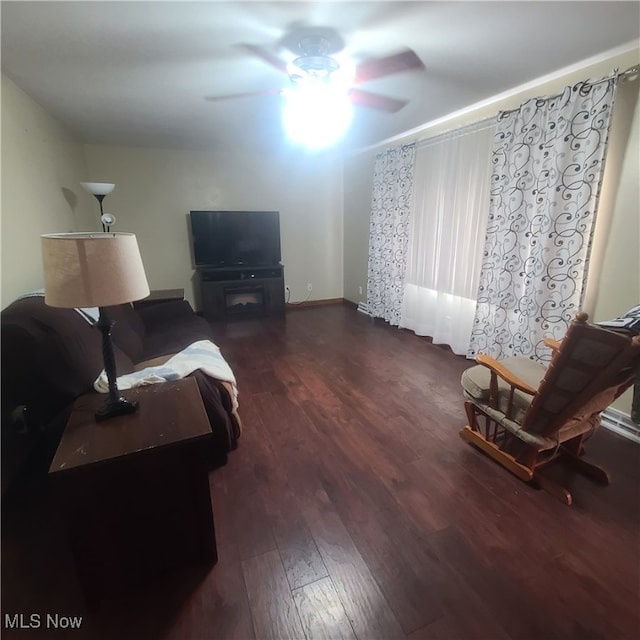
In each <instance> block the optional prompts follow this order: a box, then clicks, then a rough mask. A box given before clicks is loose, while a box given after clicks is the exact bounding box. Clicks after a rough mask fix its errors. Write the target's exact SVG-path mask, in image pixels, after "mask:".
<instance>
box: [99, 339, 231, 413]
mask: <svg viewBox="0 0 640 640" xmlns="http://www.w3.org/2000/svg"><path fill="white" fill-rule="evenodd" d="M197 369H200V370H201V371H202V372H203V373H206V374H207V375H208V376H211V377H212V378H215V379H216V380H222V381H224V382H229V383H230V384H231V387H232V389H233V393H232V394H231V400H232V402H233V410H234V411H235V410H236V409H237V408H238V388H237V386H236V378H235V376H234V375H233V371H231V367H230V366H229V365H228V363H227V361H226V360H225V359H224V358H223V357H222V354H221V353H220V347H218V346H217V345H215V344H214V343H213V342H211V341H210V340H199V341H198V342H194V343H193V344H190V345H189V346H188V347H187V348H186V349H183V350H182V351H181V352H180V353H177V354H176V355H175V356H173V357H171V358H169V360H167V361H166V362H165V363H164V364H163V365H160V366H157V367H147V368H146V369H142V370H141V371H134V372H133V373H127V374H125V375H122V376H119V377H118V388H119V389H131V388H132V387H140V386H143V385H149V384H158V383H160V382H167V381H169V380H179V379H180V378H184V377H185V376H188V375H189V374H190V373H193V372H194V371H196V370H197ZM93 386H94V388H95V390H96V391H98V392H100V393H108V392H109V381H108V380H107V374H106V373H105V372H104V370H103V371H102V372H101V373H100V375H99V376H98V379H97V380H96V381H95V382H94V383H93Z"/></svg>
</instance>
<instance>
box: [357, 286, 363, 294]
mask: <svg viewBox="0 0 640 640" xmlns="http://www.w3.org/2000/svg"><path fill="white" fill-rule="evenodd" d="M358 293H359V294H360V295H362V287H358Z"/></svg>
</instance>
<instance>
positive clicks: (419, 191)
mask: <svg viewBox="0 0 640 640" xmlns="http://www.w3.org/2000/svg"><path fill="white" fill-rule="evenodd" d="M494 131H495V120H492V121H491V122H490V123H489V122H483V123H480V124H477V125H472V126H470V127H465V128H463V129H459V130H457V131H454V132H450V133H448V134H444V135H442V136H438V137H437V138H434V139H432V140H428V141H426V142H424V143H419V144H418V147H417V149H416V169H415V177H414V182H415V185H414V212H413V216H412V221H411V231H410V233H411V240H410V248H409V255H408V260H407V276H406V286H405V297H404V303H403V307H402V318H401V322H400V326H402V327H406V328H408V329H412V330H413V331H415V333H417V334H418V335H422V336H431V337H432V338H433V342H434V344H448V345H449V346H450V347H451V349H452V351H453V352H454V353H457V354H459V355H465V354H466V353H467V350H468V348H469V339H470V336H471V329H472V328H473V318H474V315H475V310H476V294H477V291H478V280H479V277H480V265H481V262H482V249H483V248H484V232H485V229H486V227H487V217H488V214H489V184H490V183H489V179H490V177H491V148H492V142H493V135H494Z"/></svg>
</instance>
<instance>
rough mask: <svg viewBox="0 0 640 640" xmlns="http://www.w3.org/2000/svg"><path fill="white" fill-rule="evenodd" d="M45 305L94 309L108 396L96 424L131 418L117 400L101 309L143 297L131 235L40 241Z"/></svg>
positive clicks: (108, 323)
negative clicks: (96, 308) (120, 416)
mask: <svg viewBox="0 0 640 640" xmlns="http://www.w3.org/2000/svg"><path fill="white" fill-rule="evenodd" d="M42 262H43V268H44V292H45V294H44V295H45V299H44V300H45V303H46V304H48V305H50V306H52V307H63V308H67V309H69V308H71V309H73V308H84V307H98V308H99V310H100V316H99V318H98V321H97V322H96V325H95V326H96V327H97V328H98V329H100V331H101V333H102V356H103V359H104V370H105V373H106V375H107V380H108V382H109V394H108V396H107V399H106V400H105V403H104V405H103V407H102V408H101V409H99V410H98V411H97V412H96V419H97V420H105V419H107V418H110V417H113V416H117V415H123V414H127V413H132V412H133V411H135V409H136V403H133V402H129V401H128V400H126V399H125V398H123V397H121V396H120V392H119V391H118V385H117V382H116V379H117V376H116V363H115V357H114V354H113V346H112V344H111V328H112V327H113V324H114V323H113V321H112V320H110V319H109V316H108V311H107V309H106V307H110V306H113V305H117V304H123V303H126V302H133V301H134V300H140V299H141V298H144V297H146V296H148V295H149V285H148V283H147V277H146V275H145V272H144V266H143V264H142V258H141V257H140V251H139V249H138V242H137V240H136V237H135V235H134V234H132V233H54V234H46V235H43V236H42Z"/></svg>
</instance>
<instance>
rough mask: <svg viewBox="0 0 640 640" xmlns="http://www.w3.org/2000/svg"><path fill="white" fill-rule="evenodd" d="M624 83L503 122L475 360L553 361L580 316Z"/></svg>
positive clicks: (571, 94) (543, 103)
mask: <svg viewBox="0 0 640 640" xmlns="http://www.w3.org/2000/svg"><path fill="white" fill-rule="evenodd" d="M616 78H617V75H616V76H611V77H610V78H605V79H604V80H600V81H598V82H594V83H590V82H582V83H579V84H576V85H575V86H573V87H567V88H566V89H565V90H564V92H563V93H562V94H561V95H559V96H554V97H552V98H537V99H532V100H529V101H528V102H525V103H524V104H523V105H522V106H521V107H520V109H518V110H516V111H513V112H506V113H503V114H501V115H500V117H499V119H498V127H497V131H496V135H495V144H494V150H493V175H492V177H491V203H490V213H489V223H488V227H487V235H486V244H485V249H484V258H483V264H482V271H481V275H480V285H479V289H478V306H477V311H476V317H475V319H474V326H473V331H472V338H471V346H470V348H469V354H468V355H469V356H471V357H472V356H475V355H477V354H478V353H485V354H488V355H491V356H493V357H495V358H503V357H507V356H512V355H518V356H529V357H533V358H535V359H540V360H547V359H548V358H549V350H548V349H547V348H546V347H545V346H544V345H543V342H542V341H543V339H544V338H545V337H546V336H549V337H553V338H555V339H561V338H562V337H563V336H564V334H565V333H566V330H567V326H568V324H569V322H570V321H571V319H572V318H573V317H574V316H575V314H576V312H577V311H578V310H579V309H580V304H581V302H582V295H583V288H584V283H585V280H586V276H587V269H588V264H589V251H590V248H591V239H592V234H593V228H594V224H595V220H596V211H597V204H598V196H599V192H600V183H601V179H602V172H603V168H604V159H605V156H606V149H607V139H608V132H609V125H610V121H611V112H612V107H613V100H614V95H615V88H616Z"/></svg>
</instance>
